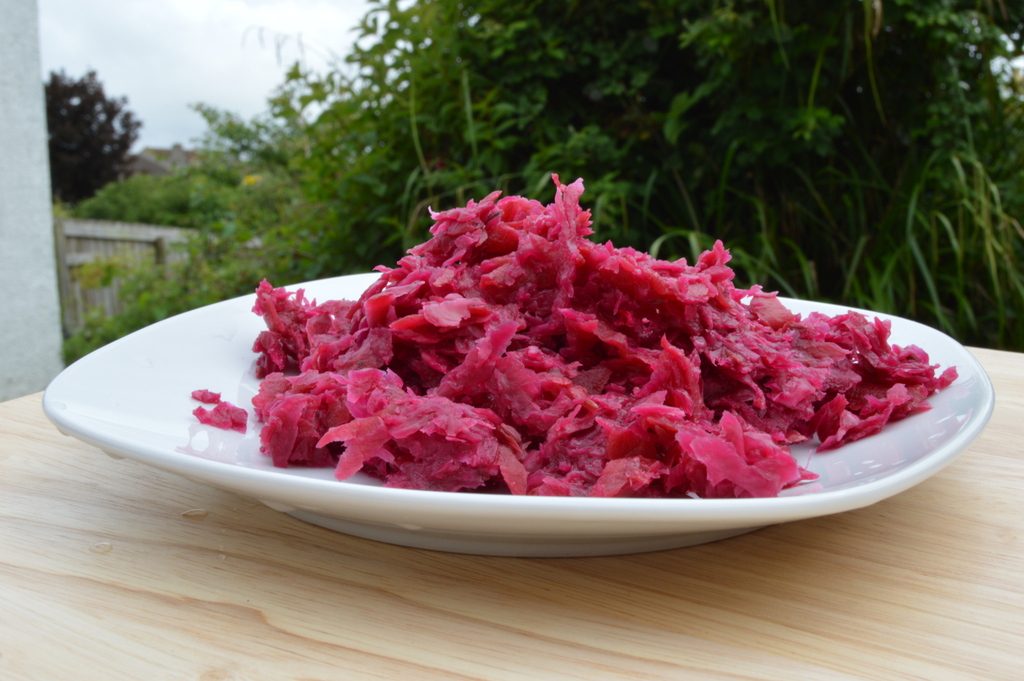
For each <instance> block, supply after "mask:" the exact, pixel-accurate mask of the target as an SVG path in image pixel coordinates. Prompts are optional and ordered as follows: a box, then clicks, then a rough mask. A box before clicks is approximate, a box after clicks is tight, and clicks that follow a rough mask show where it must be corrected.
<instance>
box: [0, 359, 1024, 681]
mask: <svg viewBox="0 0 1024 681" xmlns="http://www.w3.org/2000/svg"><path fill="white" fill-rule="evenodd" d="M976 354H977V356H978V357H979V358H980V359H981V361H982V362H983V364H984V365H985V367H986V369H987V370H988V372H989V374H990V375H991V377H992V379H993V382H994V383H995V386H996V393H997V404H996V410H995V414H994V416H993V418H992V421H991V422H990V424H989V426H988V428H987V430H986V431H985V432H984V434H983V435H982V436H981V438H980V439H979V440H977V441H976V442H975V444H974V445H973V446H972V447H971V448H970V450H969V451H968V452H966V453H965V454H964V455H963V456H962V457H961V458H960V459H958V460H957V461H956V462H955V463H954V464H952V465H951V466H950V467H949V468H947V469H945V470H944V471H942V472H941V473H940V474H938V475H937V476H935V477H934V478H932V479H930V480H929V481H927V482H925V483H924V484H922V485H920V486H918V487H916V488H914V489H912V490H910V491H908V492H905V493H903V494H901V495H899V496H897V497H894V498H892V499H889V500H887V501H885V502H882V503H879V504H877V505H875V506H872V507H870V508H866V509H862V510H859V511H854V512H850V513H844V514H841V515H837V516H831V517H826V518H819V519H815V520H808V521H804V522H799V523H791V524H788V525H781V526H775V527H771V528H767V529H764V530H761V531H758V532H755V533H752V534H749V535H745V536H742V537H738V538H734V539H730V540H727V541H722V542H718V543H715V544H709V545H704V546H698V547H694V548H688V549H679V550H675V551H666V552H661V553H651V554H646V555H636V556H623V557H614V558H586V559H554V560H553V559H511V558H483V557H473V556H462V555H450V554H443V553H434V552H430V551H422V550H415V549H407V548H400V547H397V546H389V545H385V544H378V543H375V542H372V541H367V540H363V539H356V538H353V537H348V536H344V535H340V534H335V533H333V532H330V531H328V530H324V529H321V528H319V527H314V526H311V525H306V524H304V523H302V522H299V521H297V520H294V519H292V518H290V517H289V516H286V515H283V514H279V513H276V512H274V511H271V510H270V509H268V508H265V507H263V506H262V505H260V504H258V503H256V502H253V501H250V500H248V499H242V498H239V497H236V496H234V495H232V494H229V493H227V492H222V491H219V490H217V489H214V488H211V487H206V486H204V485H200V484H197V483H193V482H190V481H188V480H185V479H183V478H179V477H177V476H174V475H171V474H168V473H163V472H160V471H157V470H154V469H151V468H148V467H146V466H143V465H142V464H138V463H134V462H131V461H114V460H111V459H110V458H108V457H107V456H105V455H103V454H102V453H100V452H99V451H98V450H96V449H94V448H92V447H89V446H86V445H84V444H81V443H79V442H78V441H76V440H72V439H70V438H66V437H63V436H61V435H60V434H58V433H57V431H56V430H55V429H54V428H53V426H51V425H50V423H49V422H48V421H47V420H46V419H45V418H44V416H43V413H42V410H41V408H40V398H39V395H33V396H30V397H25V398H22V399H18V400H14V401H11V402H7V403H4V404H2V405H0V679H4V680H13V679H33V680H35V679H104V680H107V679H111V680H113V679H146V680H147V681H148V680H153V679H201V680H202V681H214V680H227V679H282V678H295V679H362V678H379V679H432V678H439V679H451V678H489V679H523V678H527V679H546V678H568V679H588V680H592V679H599V678H631V679H658V678H668V679H678V678H683V677H685V678H702V677H714V678H730V679H735V678H765V677H768V678H786V679H840V678H865V677H868V678H885V679H895V678H923V679H939V678H957V679H960V678H979V679H1021V678H1024V546H1022V537H1021V535H1022V530H1024V514H1022V510H1024V504H1022V502H1021V499H1022V496H1024V454H1022V450H1024V355H1018V354H1011V353H1003V352H994V351H986V350H978V351H976Z"/></svg>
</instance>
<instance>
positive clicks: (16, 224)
mask: <svg viewBox="0 0 1024 681" xmlns="http://www.w3.org/2000/svg"><path fill="white" fill-rule="evenodd" d="M0 17H2V20H0V400H5V399H9V398H12V397H17V396H19V395H24V394H27V393H31V392H35V391H37V390H41V389H42V388H44V387H45V386H46V383H47V382H48V381H49V380H50V379H51V378H53V377H54V376H56V375H57V372H59V371H60V368H61V363H60V342H61V333H60V316H59V304H58V298H57V276H56V269H55V264H54V255H53V227H52V223H53V218H52V216H51V211H50V169H49V163H48V159H47V150H46V112H45V108H44V104H43V81H42V74H41V73H40V65H39V26H38V13H37V9H36V0H0Z"/></svg>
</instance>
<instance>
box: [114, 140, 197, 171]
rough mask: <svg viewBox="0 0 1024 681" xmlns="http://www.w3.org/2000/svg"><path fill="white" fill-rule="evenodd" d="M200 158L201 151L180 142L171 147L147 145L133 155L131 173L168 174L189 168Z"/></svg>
mask: <svg viewBox="0 0 1024 681" xmlns="http://www.w3.org/2000/svg"><path fill="white" fill-rule="evenodd" d="M198 160H199V153H198V152H197V151H195V150H194V149H186V148H184V147H183V146H181V145H180V144H175V145H174V146H173V147H171V148H169V149H168V148H166V147H145V148H144V149H143V150H142V151H140V152H139V153H138V154H136V155H135V156H133V157H132V159H131V161H130V163H129V166H128V168H129V169H128V174H129V175H167V174H169V173H172V172H174V171H175V170H178V169H180V168H187V167H188V166H191V165H194V164H195V163H196V162H197V161H198Z"/></svg>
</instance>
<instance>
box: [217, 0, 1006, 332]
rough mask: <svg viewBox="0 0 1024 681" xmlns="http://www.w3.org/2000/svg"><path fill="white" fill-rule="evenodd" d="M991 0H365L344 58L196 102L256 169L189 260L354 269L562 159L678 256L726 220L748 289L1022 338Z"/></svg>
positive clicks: (604, 232)
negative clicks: (454, 209) (229, 223)
mask: <svg viewBox="0 0 1024 681" xmlns="http://www.w3.org/2000/svg"><path fill="white" fill-rule="evenodd" d="M1008 4H1009V3H994V4H980V5H979V4H976V3H966V2H951V1H950V0H917V1H914V2H910V1H909V0H903V1H894V2H889V3H885V4H884V15H883V14H882V13H881V12H880V11H879V10H880V9H881V8H882V4H881V3H874V2H863V3H831V4H822V3H817V2H811V1H810V0H804V1H803V2H787V3H783V2H781V0H769V2H762V1H760V0H757V1H755V0H734V1H732V2H717V3H714V4H712V6H711V8H710V9H709V8H708V3H699V2H696V0H641V1H640V2H636V3H606V4H603V5H601V9H600V11H595V10H594V9H593V7H591V6H590V5H586V4H585V3H568V4H566V3H544V2H539V1H537V2H527V3H506V2H499V1H498V0H480V1H478V2H475V3H472V4H466V3H461V2H456V1H454V0H420V1H419V2H416V3H414V4H411V5H406V4H401V5H400V4H398V3H395V2H387V3H385V2H379V3H376V4H374V5H373V6H372V7H371V10H370V11H369V13H368V14H367V16H366V17H365V18H364V20H363V22H362V24H361V26H360V29H359V30H360V40H359V42H358V43H357V47H356V48H355V49H354V50H353V51H352V53H351V54H350V55H349V56H348V66H347V68H346V69H338V70H335V71H332V72H330V73H326V74H313V73H308V72H304V71H302V70H300V69H299V68H294V69H292V71H291V72H290V73H289V74H288V77H287V79H286V82H285V83H284V84H283V85H282V87H281V88H280V90H279V91H278V92H277V93H275V95H274V96H273V98H272V99H271V100H270V111H269V115H268V116H267V117H265V118H263V119H261V120H258V121H255V122H251V123H244V122H241V121H238V120H237V119H234V118H232V117H230V116H225V115H223V114H218V113H216V112H212V111H207V112H206V114H207V118H208V120H209V121H210V123H211V133H210V137H209V139H208V146H209V147H210V149H211V150H214V151H215V152H216V154H217V155H219V156H218V158H221V159H234V160H235V162H237V163H242V164H245V165H246V167H247V169H248V170H247V172H250V173H256V174H260V175H265V176H266V177H270V178H274V181H273V182H268V183H267V185H266V186H256V187H253V188H252V189H253V190H254V191H253V192H252V193H253V194H254V197H255V196H259V197H263V199H264V200H265V203H260V202H259V201H256V200H255V199H253V200H250V201H249V202H248V203H247V204H246V205H248V206H249V207H250V208H251V211H250V212H249V213H248V214H246V215H245V217H244V218H243V217H241V216H242V213H241V212H238V211H236V212H235V213H234V215H235V223H234V224H235V229H236V233H235V234H234V235H233V236H232V235H229V233H228V232H227V231H225V230H223V229H220V230H218V231H217V232H216V233H217V235H218V238H221V239H223V240H224V245H223V249H222V250H221V251H220V253H222V255H221V256H218V257H219V258H220V259H216V258H211V257H209V256H207V254H205V253H203V254H202V255H201V257H202V258H203V259H204V262H205V263H206V264H205V265H204V267H206V270H207V271H208V272H209V273H210V275H209V276H211V277H214V276H215V277H225V276H228V277H229V275H228V274H225V273H233V275H242V274H243V273H244V274H245V275H246V276H248V274H249V272H250V271H258V272H260V273H264V274H266V275H268V276H269V277H271V278H272V279H273V280H274V281H275V283H288V282H293V281H298V280H302V279H309V278H314V277H320V276H327V275H332V274H340V273H346V272H353V271H365V270H367V269H368V268H369V267H371V266H372V265H374V264H377V263H379V262H389V261H393V260H394V259H395V258H396V257H397V256H399V255H400V254H401V252H402V250H403V249H404V248H407V247H408V246H410V245H412V244H413V243H416V242H418V241H419V240H421V239H422V238H423V237H424V234H425V232H424V230H425V228H426V226H427V224H428V220H427V216H426V211H425V208H426V207H427V206H433V207H435V208H444V207H450V206H452V205H455V204H459V203H463V202H464V201H465V200H466V199H467V198H470V197H473V196H477V197H479V196H481V195H483V194H485V193H487V192H489V191H490V190H491V189H493V188H496V187H497V188H502V189H504V190H506V191H510V192H516V193H525V194H529V195H532V196H535V197H537V198H540V199H547V198H550V195H551V187H550V181H549V179H548V172H549V171H557V172H559V173H560V174H561V175H562V176H563V177H572V176H577V175H579V176H583V177H584V178H586V180H587V187H588V193H587V195H586V197H585V200H586V201H588V202H589V204H590V205H591V206H592V208H593V210H594V218H595V227H596V230H597V235H598V236H599V237H601V238H612V239H614V240H615V241H616V242H617V243H622V244H632V245H635V246H638V247H642V248H651V249H652V250H654V251H655V252H657V253H658V254H660V255H662V256H674V255H685V256H687V257H693V256H694V255H695V254H696V252H697V251H698V250H699V249H700V248H702V247H704V246H706V245H708V244H709V243H710V241H711V240H712V239H713V238H715V237H720V238H723V239H724V240H725V241H726V243H727V245H728V246H729V247H731V248H732V250H733V252H734V255H735V256H736V261H735V264H737V266H738V269H739V270H740V273H741V276H742V277H743V278H745V279H746V280H747V281H749V282H754V281H757V282H763V283H765V284H767V285H768V286H770V287H773V288H778V289H780V290H781V291H783V292H784V293H786V294H789V295H793V296H798V297H812V298H818V299H827V300H833V301H838V302H843V303H846V304H851V305H857V306H862V307H869V308H873V309H879V310H884V311H891V312H895V313H898V314H902V315H907V316H911V317H915V318H918V319H921V320H923V321H925V322H928V323H932V324H935V325H938V326H939V327H941V328H943V329H944V330H946V331H949V332H951V333H953V334H954V335H955V336H957V337H958V338H959V339H961V340H963V341H965V342H971V343H979V344H984V345H991V346H1001V347H1014V348H1018V349H1024V320H1022V319H1021V316H1020V314H1019V312H1018V311H1019V310H1022V309H1024V279H1022V277H1021V274H1020V271H1019V261H1020V258H1021V257H1022V244H1024V240H1022V235H1024V232H1022V228H1021V224H1020V220H1019V216H1020V215H1021V209H1022V207H1024V176H1022V173H1021V172H1020V167H1021V162H1022V160H1024V133H1022V130H1024V126H1022V125H1021V123H1022V113H1024V110H1022V101H1024V99H1022V96H1024V89H1022V86H1021V79H1020V77H1019V74H1017V76H1016V77H1015V76H1014V74H1013V72H1012V69H1011V66H1010V61H1009V60H1010V59H1011V58H1013V57H1016V56H1020V55H1021V36H1022V32H1024V25H1022V18H1024V11H1019V10H1020V8H1016V9H1017V10H1018V11H1008V10H1007V9H1006V8H1007V6H1008ZM256 235H258V236H259V238H260V239H261V243H262V245H263V246H262V249H261V251H260V257H261V258H263V259H262V260H261V261H259V262H257V261H255V260H253V258H254V257H255V256H254V254H253V253H252V252H251V251H248V250H246V249H245V248H244V244H246V243H248V240H250V239H251V238H252V237H253V236H256ZM239 262H244V263H247V265H246V266H245V267H240V266H239V265H238V263H239ZM233 275H231V276H233ZM254 282H255V278H253V279H252V280H250V281H246V282H242V281H238V282H234V281H232V282H231V283H232V284H235V283H237V284H238V286H226V288H225V291H227V290H228V289H230V290H231V291H234V290H236V289H238V288H241V286H242V284H243V283H244V284H245V286H246V287H251V286H252V284H253V283H254Z"/></svg>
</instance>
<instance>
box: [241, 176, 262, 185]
mask: <svg viewBox="0 0 1024 681" xmlns="http://www.w3.org/2000/svg"><path fill="white" fill-rule="evenodd" d="M262 179H263V178H262V177H261V176H260V175H246V176H245V177H243V178H242V184H243V185H245V186H246V187H251V186H253V185H254V184H258V183H259V181H260V180H262Z"/></svg>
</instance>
